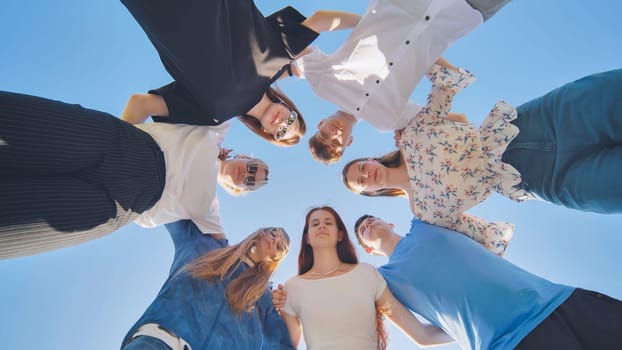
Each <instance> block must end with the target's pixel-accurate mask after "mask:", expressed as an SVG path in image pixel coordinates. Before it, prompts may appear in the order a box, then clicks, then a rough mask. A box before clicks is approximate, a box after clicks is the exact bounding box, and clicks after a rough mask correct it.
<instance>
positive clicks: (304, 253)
mask: <svg viewBox="0 0 622 350" xmlns="http://www.w3.org/2000/svg"><path fill="white" fill-rule="evenodd" d="M318 210H325V211H327V212H329V213H331V215H332V216H333V217H334V218H335V223H336V224H337V230H338V231H339V232H340V233H341V235H342V237H340V238H341V242H337V256H339V261H341V262H344V263H346V264H358V262H359V259H358V257H357V255H356V250H355V249H354V245H353V244H352V242H351V241H350V237H349V236H348V229H347V228H346V224H344V222H343V220H341V217H340V216H339V214H337V211H336V210H335V209H333V208H332V207H329V206H323V207H315V208H311V210H309V212H308V213H307V216H306V217H305V227H304V228H303V229H302V238H301V243H300V252H299V253H298V274H299V275H302V274H303V273H305V272H307V271H309V270H310V269H311V267H313V262H314V260H313V248H311V245H309V244H308V243H307V237H308V236H309V224H310V223H309V220H310V218H311V214H313V213H314V212H316V211H318Z"/></svg>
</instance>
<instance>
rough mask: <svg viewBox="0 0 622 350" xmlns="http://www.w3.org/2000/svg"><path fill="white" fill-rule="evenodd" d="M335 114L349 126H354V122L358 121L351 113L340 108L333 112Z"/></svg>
mask: <svg viewBox="0 0 622 350" xmlns="http://www.w3.org/2000/svg"><path fill="white" fill-rule="evenodd" d="M335 115H337V116H339V118H341V120H343V121H344V122H346V123H348V124H350V126H354V124H356V122H357V121H358V120H357V119H356V118H355V117H354V116H353V115H352V114H350V113H346V112H344V111H341V110H339V111H337V112H335Z"/></svg>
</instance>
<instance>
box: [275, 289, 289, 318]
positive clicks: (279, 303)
mask: <svg viewBox="0 0 622 350" xmlns="http://www.w3.org/2000/svg"><path fill="white" fill-rule="evenodd" d="M286 301H287V292H286V291H284V290H283V285H282V284H279V285H278V286H277V289H273V290H272V305H274V308H275V309H276V311H278V313H279V314H280V313H281V309H282V308H283V306H285V302H286Z"/></svg>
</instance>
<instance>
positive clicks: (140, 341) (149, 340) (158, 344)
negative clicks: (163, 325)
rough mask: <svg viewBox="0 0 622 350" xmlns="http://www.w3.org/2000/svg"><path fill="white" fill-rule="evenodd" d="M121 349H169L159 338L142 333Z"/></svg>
mask: <svg viewBox="0 0 622 350" xmlns="http://www.w3.org/2000/svg"><path fill="white" fill-rule="evenodd" d="M123 350H171V348H169V347H168V345H166V344H164V342H162V341H161V340H160V339H158V338H154V337H149V336H145V335H142V336H140V337H137V338H136V339H134V340H132V341H131V342H130V343H129V344H127V345H126V346H125V347H124V348H123Z"/></svg>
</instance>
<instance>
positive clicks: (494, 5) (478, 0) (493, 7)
mask: <svg viewBox="0 0 622 350" xmlns="http://www.w3.org/2000/svg"><path fill="white" fill-rule="evenodd" d="M466 2H467V3H468V4H469V5H471V7H472V8H474V9H476V10H477V11H479V12H481V13H482V17H484V21H487V20H489V19H490V17H492V16H494V15H495V14H496V13H497V12H498V11H499V10H501V8H502V7H503V6H505V5H506V4H507V3H508V2H510V0H466Z"/></svg>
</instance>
